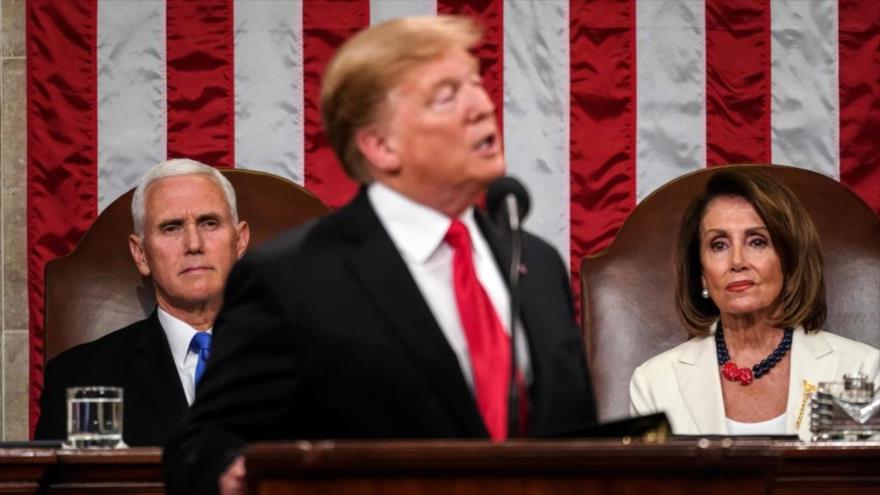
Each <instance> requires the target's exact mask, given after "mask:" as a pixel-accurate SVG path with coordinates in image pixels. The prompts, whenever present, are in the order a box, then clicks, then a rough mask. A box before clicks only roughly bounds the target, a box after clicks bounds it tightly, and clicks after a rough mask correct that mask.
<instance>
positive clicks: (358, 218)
mask: <svg viewBox="0 0 880 495" xmlns="http://www.w3.org/2000/svg"><path fill="white" fill-rule="evenodd" d="M481 34H482V33H481V31H480V29H479V28H478V27H477V26H476V25H475V24H474V23H473V22H472V21H470V20H468V19H466V18H460V17H444V16H440V17H426V18H407V19H397V20H393V21H389V22H386V23H383V24H380V25H377V26H374V27H372V28H370V29H368V30H365V31H362V32H361V33H359V34H358V35H356V36H355V37H353V38H352V39H351V40H349V41H348V42H347V43H346V44H345V45H344V46H343V47H342V48H341V49H340V50H339V52H338V53H337V54H336V56H335V58H334V59H333V60H332V61H331V63H330V64H329V66H328V68H327V71H326V73H325V75H324V80H323V85H322V95H321V96H322V98H321V101H322V113H323V118H324V125H325V128H326V130H327V136H328V138H329V141H330V143H331V145H332V146H333V149H334V151H335V152H336V154H337V156H338V157H339V158H340V161H341V162H342V164H343V166H344V167H345V170H346V171H347V173H348V174H349V175H350V176H351V177H353V178H354V179H356V180H358V181H359V182H361V183H362V184H363V187H362V188H361V191H360V193H359V194H358V196H357V197H356V198H355V199H354V200H353V201H352V202H351V203H349V204H348V205H346V206H345V207H344V208H342V209H341V210H339V211H338V212H336V213H335V214H333V215H331V216H329V217H326V218H324V219H322V220H320V221H318V222H316V223H313V224H310V225H308V226H306V227H304V228H301V229H298V230H296V231H293V232H291V233H289V234H287V235H285V236H282V238H280V239H278V240H277V241H275V242H274V243H270V244H268V245H266V246H265V248H261V249H259V250H258V251H256V252H254V253H252V254H249V255H248V256H245V257H244V258H243V259H242V262H241V263H240V264H239V265H238V266H237V267H236V269H235V270H233V273H232V275H231V277H230V283H229V288H228V290H227V293H226V306H225V307H224V309H223V311H222V312H221V313H220V315H219V317H218V320H217V327H216V328H217V329H216V338H217V343H216V348H215V352H214V355H213V357H212V361H211V363H210V365H209V366H208V371H207V373H206V375H205V380H204V382H203V386H202V387H200V389H199V394H198V397H197V399H196V402H195V404H194V406H193V410H192V415H191V416H190V417H189V421H187V422H186V424H185V425H184V428H183V431H182V432H181V433H180V434H179V435H176V436H175V439H173V440H172V442H171V443H170V444H169V445H168V447H167V448H166V454H165V455H166V466H167V469H168V474H169V488H170V489H171V491H172V492H177V493H187V492H192V493H196V492H198V493H203V492H207V491H213V490H216V489H217V480H218V476H219V475H220V474H221V471H223V470H224V468H225V466H227V464H229V462H230V461H232V460H233V459H235V458H236V456H237V455H238V450H239V449H240V447H241V445H242V444H243V443H245V442H249V441H254V440H260V439H283V438H289V439H293V438H297V439H304V438H311V439H317V438H464V437H468V438H491V439H492V440H494V441H502V440H504V439H505V438H507V436H508V434H526V435H530V436H547V435H556V434H561V433H563V432H565V431H571V430H574V429H577V428H578V427H582V426H584V425H585V424H587V423H588V422H590V421H592V420H593V419H594V417H595V414H594V408H593V401H592V392H591V389H590V386H589V381H588V376H587V368H586V364H585V362H584V358H583V355H584V354H583V349H582V347H581V343H580V338H579V333H578V331H577V329H576V327H575V325H574V323H573V318H572V313H573V310H572V304H571V295H570V293H569V282H568V275H567V273H568V272H567V270H566V269H565V267H564V266H563V264H562V262H561V260H560V257H559V255H558V254H557V253H556V252H555V251H554V250H553V249H552V248H551V247H550V246H549V245H548V244H546V243H544V242H543V241H540V240H539V239H537V238H535V237H533V236H530V235H526V237H525V239H524V252H525V255H524V258H523V261H524V265H526V268H527V272H528V275H527V276H525V277H524V278H523V280H522V283H521V290H522V301H523V304H522V312H521V313H520V314H519V315H518V319H519V320H521V321H522V323H523V327H524V329H525V335H522V334H520V335H519V336H520V337H522V339H519V341H518V342H516V343H515V344H513V345H512V344H511V342H510V340H511V339H510V330H509V329H510V326H511V322H510V321H509V320H510V315H509V313H510V295H509V293H508V292H507V288H506V284H505V281H504V279H503V277H502V275H501V270H500V268H499V267H500V266H504V265H505V264H506V262H507V260H509V259H510V252H509V244H508V242H507V240H506V239H505V238H504V237H503V235H502V234H501V233H499V232H498V231H497V230H496V229H495V228H494V227H493V226H492V225H490V223H489V222H488V221H487V220H486V218H485V216H484V215H483V214H481V213H479V212H477V211H476V210H475V209H474V208H473V204H474V202H475V201H476V200H477V199H478V197H479V196H480V195H481V194H482V193H483V191H484V190H485V189H486V187H487V185H488V184H489V183H490V182H491V181H493V180H494V179H496V178H498V177H500V176H502V175H503V174H504V170H505V162H504V156H503V151H502V145H501V136H500V131H499V129H498V125H497V122H496V119H495V112H494V111H495V108H494V105H493V103H492V101H491V99H490V98H489V96H488V94H487V93H486V90H485V89H484V87H483V85H482V81H481V79H480V75H479V67H478V63H477V60H475V58H474V57H473V56H472V55H471V54H470V50H471V49H473V48H474V47H475V45H476V44H477V43H478V42H479V41H480V38H481ZM513 352H516V353H517V356H518V358H519V359H518V362H519V364H520V369H519V370H518V373H517V379H518V380H517V381H520V382H521V383H519V385H521V386H522V387H523V391H524V393H525V392H527V395H528V397H529V398H530V407H527V408H526V407H524V408H523V410H524V414H523V417H524V419H525V421H524V422H523V423H522V424H523V426H524V428H523V430H522V431H521V432H508V431H507V423H508V410H507V407H508V405H507V397H508V389H509V386H510V379H511V371H510V356H511V353H513ZM526 425H527V426H526ZM240 459H241V458H240V457H239V458H238V460H236V461H235V462H234V463H233V464H232V465H231V467H230V468H228V469H227V470H226V472H225V475H223V476H222V478H221V483H222V486H223V488H224V491H226V492H228V493H232V492H234V491H235V489H237V488H240V487H241V481H242V478H243V475H244V466H243V464H242V462H241V460H240Z"/></svg>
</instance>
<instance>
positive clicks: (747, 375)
mask: <svg viewBox="0 0 880 495" xmlns="http://www.w3.org/2000/svg"><path fill="white" fill-rule="evenodd" d="M792 334H794V330H793V329H792V328H791V327H788V328H786V329H785V333H784V334H783V335H782V340H781V341H780V342H779V345H777V346H776V349H773V352H771V353H770V355H769V356H767V357H766V358H764V359H763V360H762V361H761V362H760V363H758V364H756V365H754V366H752V368H751V369H749V368H740V367H738V366H737V365H736V364H735V363H734V362H733V361H731V360H730V352H728V350H727V344H726V343H725V342H724V328H723V327H722V326H721V320H718V329H717V330H715V352H716V354H717V355H718V366H720V367H721V375H722V376H724V378H727V379H728V380H730V381H732V382H739V383H740V384H742V385H748V384H750V383H752V380H753V379H754V380H757V379H758V378H761V377H762V376H764V375H766V374H767V373H769V372H770V370H771V369H773V367H774V366H776V363H778V362H779V361H781V360H782V358H783V357H784V356H785V353H787V352H788V350H789V349H791V336H792Z"/></svg>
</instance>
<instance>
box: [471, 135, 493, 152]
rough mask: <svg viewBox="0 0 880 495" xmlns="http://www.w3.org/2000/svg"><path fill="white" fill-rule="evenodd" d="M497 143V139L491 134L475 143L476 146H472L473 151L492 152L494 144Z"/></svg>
mask: <svg viewBox="0 0 880 495" xmlns="http://www.w3.org/2000/svg"><path fill="white" fill-rule="evenodd" d="M497 141H498V137H497V136H496V135H495V133H494V132H493V133H491V134H488V135H486V137H484V138H483V139H480V140H479V141H477V144H476V145H474V151H478V152H485V151H491V150H494V149H495V144H496V143H497Z"/></svg>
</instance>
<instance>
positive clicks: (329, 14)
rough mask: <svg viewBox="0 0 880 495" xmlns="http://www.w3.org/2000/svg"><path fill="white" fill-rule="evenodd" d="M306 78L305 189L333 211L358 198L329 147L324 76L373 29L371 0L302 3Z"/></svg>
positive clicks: (315, 0) (314, 0)
mask: <svg viewBox="0 0 880 495" xmlns="http://www.w3.org/2000/svg"><path fill="white" fill-rule="evenodd" d="M302 19H303V20H302V23H303V74H304V79H305V81H304V87H305V97H304V100H305V101H304V102H303V103H304V106H305V126H304V133H305V136H304V138H305V139H304V141H305V186H306V188H307V189H308V190H310V191H311V192H313V193H315V194H316V195H317V196H318V197H319V198H321V200H322V201H324V202H325V203H327V204H328V205H330V206H331V207H335V208H338V207H340V206H342V205H344V204H345V203H347V202H348V201H349V200H350V199H351V198H352V197H353V196H354V194H355V192H356V190H357V184H356V183H355V182H354V181H352V180H351V179H349V178H348V176H346V175H345V172H344V171H343V169H342V166H341V165H340V164H339V161H338V160H337V159H336V156H335V155H334V154H333V150H332V149H331V148H330V145H329V144H328V143H327V137H326V136H325V134H324V127H323V125H322V123H321V109H320V108H321V75H322V74H323V73H324V67H325V66H326V65H327V62H329V61H330V58H331V57H332V56H333V53H334V52H335V51H336V49H337V48H338V47H339V46H340V45H341V44H342V43H343V42H344V41H345V40H347V39H348V38H350V37H351V36H352V35H353V34H354V33H356V32H357V31H359V30H361V29H363V28H365V27H367V26H369V25H370V3H369V0H354V1H350V2H334V1H329V0H313V1H309V2H304V3H303V13H302Z"/></svg>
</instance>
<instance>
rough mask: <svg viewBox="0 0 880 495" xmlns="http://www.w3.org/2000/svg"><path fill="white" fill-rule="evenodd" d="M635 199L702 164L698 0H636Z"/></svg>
mask: <svg viewBox="0 0 880 495" xmlns="http://www.w3.org/2000/svg"><path fill="white" fill-rule="evenodd" d="M636 19H637V21H636V26H637V27H636V32H637V34H636V36H637V38H636V63H637V68H636V73H637V81H638V82H637V91H638V97H637V98H636V99H637V102H638V103H637V123H636V133H637V134H636V199H637V201H641V200H642V199H644V198H645V196H647V195H648V194H650V193H651V192H652V191H654V190H655V189H657V188H658V187H660V186H661V185H663V184H665V183H666V182H668V181H669V180H671V179H673V178H675V177H678V176H679V175H682V174H685V173H687V172H691V171H694V170H699V169H701V168H703V167H704V166H705V163H706V102H705V100H706V42H705V31H706V21H705V19H706V17H705V13H704V4H703V1H702V0H666V1H639V2H637V3H636Z"/></svg>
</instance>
